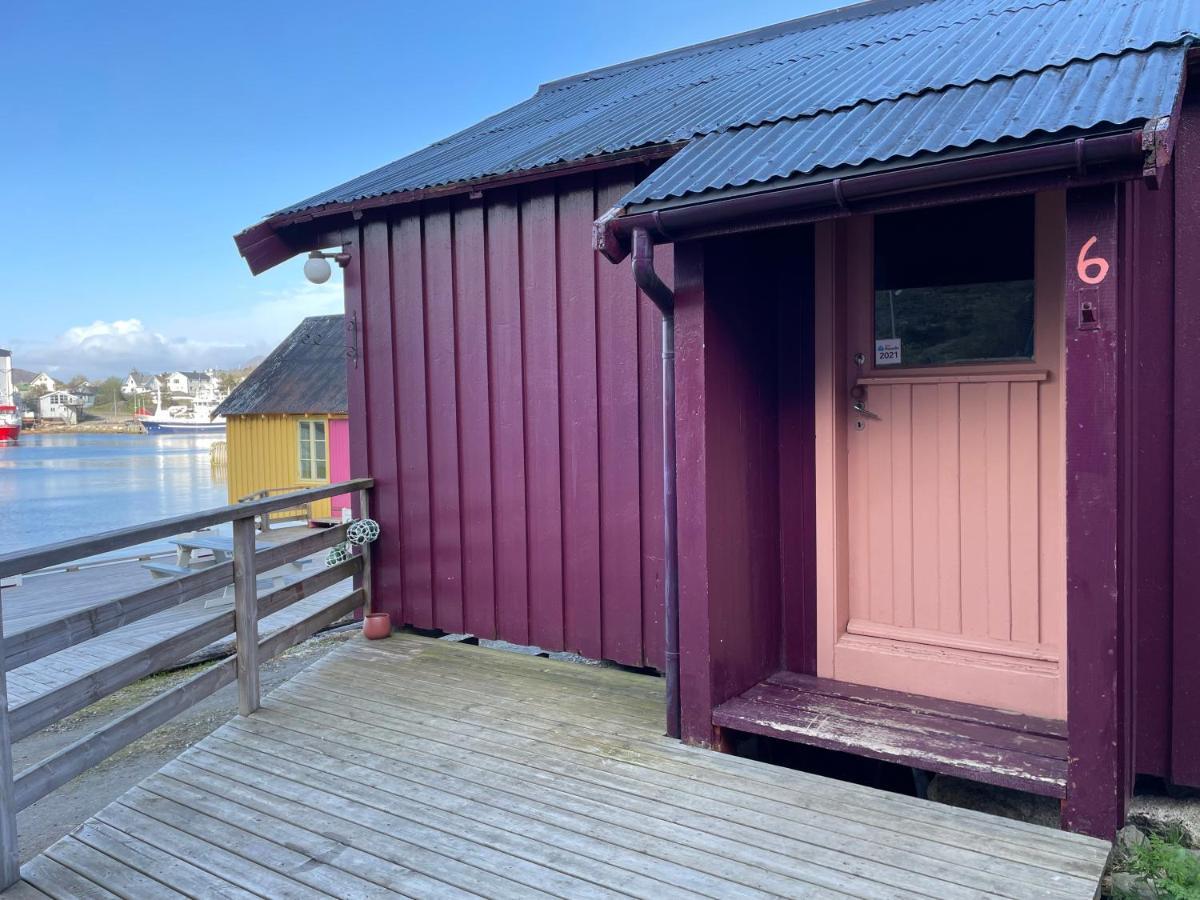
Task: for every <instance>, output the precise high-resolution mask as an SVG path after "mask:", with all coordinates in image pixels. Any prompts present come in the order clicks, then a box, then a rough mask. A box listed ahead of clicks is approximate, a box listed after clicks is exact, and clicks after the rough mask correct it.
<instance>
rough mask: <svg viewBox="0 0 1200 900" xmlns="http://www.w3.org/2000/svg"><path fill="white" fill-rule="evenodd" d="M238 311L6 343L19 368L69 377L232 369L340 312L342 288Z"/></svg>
mask: <svg viewBox="0 0 1200 900" xmlns="http://www.w3.org/2000/svg"><path fill="white" fill-rule="evenodd" d="M259 296H260V297H261V298H262V299H260V300H258V301H257V302H255V303H252V304H250V305H248V306H247V307H245V308H244V309H240V310H232V311H221V312H214V313H207V314H200V315H198V314H189V315H185V316H170V317H169V318H168V319H167V320H166V321H164V322H163V323H161V325H160V326H159V327H157V328H150V327H148V326H147V325H146V324H145V323H144V322H143V321H142V320H141V319H139V318H129V319H118V320H115V321H111V322H105V321H100V320H97V321H94V322H92V323H90V324H87V325H75V326H72V327H70V328H68V329H67V330H66V331H64V332H62V333H61V334H59V335H58V336H57V337H55V338H53V339H51V340H48V341H21V340H14V341H13V342H12V351H13V363H14V365H16V366H19V367H20V368H22V369H32V370H35V371H47V372H50V373H52V374H54V375H57V376H60V377H63V378H69V377H71V376H72V375H75V374H77V373H83V374H85V375H87V376H88V377H89V378H98V377H99V378H102V377H106V376H108V375H124V374H125V373H126V372H128V371H130V370H131V369H139V370H141V371H143V372H165V371H171V370H174V369H205V368H208V367H210V366H211V367H214V368H233V367H236V366H241V365H244V364H245V363H246V362H247V361H248V360H250V359H252V358H254V357H256V356H262V355H264V354H266V353H269V352H270V351H271V349H272V348H273V347H274V346H275V345H276V344H278V343H279V342H280V341H281V340H282V339H283V338H284V337H285V336H286V335H287V334H288V333H289V332H290V331H291V330H292V329H293V328H295V327H296V326H297V325H298V324H300V320H301V319H303V318H304V317H305V316H317V315H330V314H332V313H339V312H341V311H342V286H341V284H340V283H329V284H324V285H307V284H306V285H304V286H301V287H298V288H296V289H294V290H290V291H277V292H269V293H263V294H260V295H259Z"/></svg>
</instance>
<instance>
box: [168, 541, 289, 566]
mask: <svg viewBox="0 0 1200 900" xmlns="http://www.w3.org/2000/svg"><path fill="white" fill-rule="evenodd" d="M171 543H172V544H174V545H175V547H176V559H175V562H176V564H177V565H179V566H182V567H184V568H186V567H187V566H188V564H189V563H191V561H192V552H193V551H194V550H211V551H212V555H213V562H214V563H223V562H226V561H227V560H228V559H229V558H230V557H231V556H232V555H233V538H231V537H224V536H223V535H219V534H205V533H203V532H196V533H195V534H185V535H182V536H181V537H177V538H173V539H172V540H171ZM270 546H273V545H271V544H267V543H265V542H264V543H258V542H256V543H255V545H254V550H255V552H258V551H259V550H265V549H266V548H267V547H270Z"/></svg>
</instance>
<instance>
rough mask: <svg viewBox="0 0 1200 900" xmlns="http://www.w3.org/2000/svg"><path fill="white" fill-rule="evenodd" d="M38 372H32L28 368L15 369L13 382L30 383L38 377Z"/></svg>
mask: <svg viewBox="0 0 1200 900" xmlns="http://www.w3.org/2000/svg"><path fill="white" fill-rule="evenodd" d="M37 374H38V373H37V372H30V371H29V370H28V369H13V370H12V380H13V384H29V382H31V381H33V379H35V378H37Z"/></svg>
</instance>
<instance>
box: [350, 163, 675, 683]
mask: <svg viewBox="0 0 1200 900" xmlns="http://www.w3.org/2000/svg"><path fill="white" fill-rule="evenodd" d="M633 183H634V173H633V172H631V171H617V172H605V173H601V174H597V175H594V176H593V175H587V176H573V177H570V178H563V179H559V180H557V181H545V182H539V183H537V184H534V185H530V186H528V187H523V188H519V189H518V188H512V189H507V190H499V191H489V192H487V194H486V195H485V196H484V197H483V198H482V199H479V200H468V199H457V200H453V201H440V202H428V203H424V204H421V205H420V206H417V205H411V206H405V207H402V208H400V209H398V210H397V211H395V212H393V213H392V214H391V217H390V218H388V219H380V220H377V221H371V222H368V223H364V224H362V225H361V226H360V227H359V228H358V229H357V232H358V233H357V235H353V236H352V239H353V240H354V241H355V242H356V243H357V245H358V246H360V247H361V248H362V253H361V259H356V260H355V263H354V264H352V265H351V267H350V269H348V270H347V276H348V277H347V286H348V288H347V309H348V311H353V310H354V309H355V306H354V304H355V302H358V303H360V304H361V306H360V309H361V312H360V320H361V322H362V338H361V345H362V347H363V355H362V359H361V360H360V365H359V366H358V367H353V366H352V367H351V368H350V378H351V385H352V387H351V397H352V401H353V399H354V398H355V397H361V403H362V405H363V417H364V422H365V426H364V428H365V432H366V434H365V437H366V443H367V444H368V445H369V451H365V450H356V451H355V452H354V453H353V454H352V455H353V458H354V466H355V473H356V474H360V473H366V472H368V471H369V473H370V474H371V475H372V476H374V477H375V479H376V484H377V485H378V487H377V490H376V499H375V506H374V509H375V510H376V514H377V516H378V518H379V520H380V523H381V525H383V527H384V531H385V533H388V534H387V535H386V536H387V539H388V543H389V546H390V547H392V548H393V549H394V551H395V552H390V553H379V554H376V557H375V559H376V566H377V573H376V577H377V581H376V583H377V584H380V585H386V586H387V587H386V588H385V589H380V590H379V591H378V600H377V602H378V604H379V608H380V609H384V610H388V611H390V612H392V614H393V616H394V619H395V620H396V621H397V622H398V623H405V624H411V625H414V626H417V627H421V628H437V629H441V630H444V631H448V632H458V631H469V632H471V633H474V634H476V635H478V636H480V637H487V638H500V639H504V640H509V641H513V642H515V643H520V644H536V645H538V646H540V647H542V648H544V649H548V650H572V651H575V652H579V653H582V654H584V655H587V656H590V657H595V658H605V659H612V660H616V661H619V662H622V663H626V664H630V665H654V666H661V664H662V636H661V634H660V632H661V621H662V614H661V604H662V599H661V594H662V511H661V509H662V462H661V452H662V436H661V433H662V423H661V406H660V404H661V381H660V379H661V370H660V363H659V349H660V348H659V329H660V319H659V317H658V315H657V313H655V312H654V311H653V309H652V308H651V306H650V304H649V303H647V302H645V301H644V300H643V299H641V298H639V297H638V295H637V290H636V288H635V286H634V284H633V280H632V276H631V275H630V272H629V268H628V266H611V265H609V264H608V263H605V262H602V261H600V260H598V259H597V257H596V255H595V254H594V252H593V251H592V248H591V223H592V221H593V220H594V219H595V218H596V216H597V215H599V214H600V213H602V212H603V211H604V210H606V209H607V208H608V207H609V206H611V205H612V203H613V202H614V201H615V200H616V199H617V198H618V197H620V196H621V194H623V193H624V192H625V191H627V190H629V188H630V187H632V185H633ZM355 255H356V257H357V256H358V254H355ZM671 265H672V264H671V253H670V250H669V248H664V249H663V250H662V251H660V254H659V269H660V271H661V272H663V273H664V277H668V278H669V274H670V272H671Z"/></svg>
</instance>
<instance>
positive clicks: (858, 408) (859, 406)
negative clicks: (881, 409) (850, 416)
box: [854, 400, 883, 422]
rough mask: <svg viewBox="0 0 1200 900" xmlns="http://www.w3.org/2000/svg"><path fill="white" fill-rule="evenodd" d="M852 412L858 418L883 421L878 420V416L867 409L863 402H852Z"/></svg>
mask: <svg viewBox="0 0 1200 900" xmlns="http://www.w3.org/2000/svg"><path fill="white" fill-rule="evenodd" d="M854 411H855V412H856V413H858V414H859V415H860V416H865V417H866V418H868V419H874V420H875V421H876V422H881V421H883V420H882V419H880V418H879V416H877V415H875V413H873V412H871V411H870V410H869V409H867V404H866V402H865V401H863V400H855V401H854Z"/></svg>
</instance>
